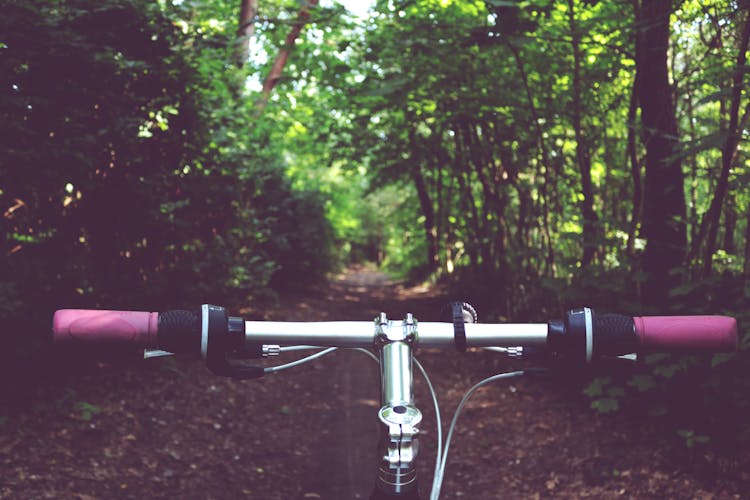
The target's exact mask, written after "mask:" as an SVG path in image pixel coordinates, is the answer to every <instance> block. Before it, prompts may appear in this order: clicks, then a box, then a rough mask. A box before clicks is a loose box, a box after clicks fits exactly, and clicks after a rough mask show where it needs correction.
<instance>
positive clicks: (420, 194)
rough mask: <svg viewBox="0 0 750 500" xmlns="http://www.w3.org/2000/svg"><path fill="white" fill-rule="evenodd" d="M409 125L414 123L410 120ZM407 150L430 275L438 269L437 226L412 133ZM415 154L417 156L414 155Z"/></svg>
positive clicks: (415, 140) (418, 149)
mask: <svg viewBox="0 0 750 500" xmlns="http://www.w3.org/2000/svg"><path fill="white" fill-rule="evenodd" d="M410 122H411V123H414V122H413V121H411V120H410ZM409 149H411V151H412V152H413V154H412V158H411V161H412V162H413V165H412V166H411V179H412V181H413V182H414V187H415V189H416V190H417V198H419V206H420V208H421V210H422V215H423V216H424V231H425V239H426V241H427V262H426V264H427V268H428V271H429V272H430V273H432V272H435V271H437V270H438V269H439V268H440V254H439V251H440V250H439V247H438V245H439V241H438V232H437V224H436V222H435V206H434V205H433V204H432V198H431V197H430V193H429V191H428V190H427V183H426V182H425V179H424V174H423V173H422V167H421V166H420V163H421V158H419V156H420V155H419V151H421V148H420V147H419V145H418V144H417V139H416V136H415V134H414V131H413V130H412V131H410V132H409ZM414 152H416V153H417V154H414Z"/></svg>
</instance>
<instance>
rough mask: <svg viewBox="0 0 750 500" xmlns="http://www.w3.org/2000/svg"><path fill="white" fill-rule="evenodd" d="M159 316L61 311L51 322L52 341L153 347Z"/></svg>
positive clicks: (145, 313) (113, 312) (137, 313)
mask: <svg viewBox="0 0 750 500" xmlns="http://www.w3.org/2000/svg"><path fill="white" fill-rule="evenodd" d="M158 321H159V313H155V312H140V311H97V310H90V309H61V310H59V311H56V312H55V317H54V319H53V320H52V335H53V340H54V342H60V343H79V342H91V343H100V344H101V343H117V344H131V345H134V346H138V347H156V345H157V341H156V331H157V327H158Z"/></svg>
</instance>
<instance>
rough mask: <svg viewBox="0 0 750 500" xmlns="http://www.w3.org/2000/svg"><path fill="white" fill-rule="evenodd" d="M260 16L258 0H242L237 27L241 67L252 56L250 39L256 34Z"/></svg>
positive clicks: (238, 61)
mask: <svg viewBox="0 0 750 500" xmlns="http://www.w3.org/2000/svg"><path fill="white" fill-rule="evenodd" d="M257 16H258V0H241V3H240V22H239V25H238V27H237V50H236V54H235V55H236V58H237V59H236V64H237V67H239V68H241V67H243V66H244V65H245V63H246V62H247V60H248V59H249V58H250V40H251V39H252V37H253V35H254V34H255V18H256V17H257Z"/></svg>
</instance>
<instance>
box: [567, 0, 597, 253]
mask: <svg viewBox="0 0 750 500" xmlns="http://www.w3.org/2000/svg"><path fill="white" fill-rule="evenodd" d="M568 20H569V26H570V35H571V43H572V45H573V130H574V131H575V136H576V163H577V164H578V170H579V172H580V174H581V191H582V192H583V200H582V201H581V212H582V216H583V256H582V257H581V266H582V267H585V266H587V265H588V264H590V263H591V261H593V260H594V257H595V256H596V253H597V252H596V247H597V216H596V212H595V211H594V186H593V184H592V182H591V153H590V152H589V147H588V142H587V141H586V139H585V138H584V133H583V123H582V122H583V119H582V115H583V109H582V106H583V104H582V101H581V57H582V54H581V47H580V41H581V40H580V39H581V35H580V33H579V32H578V25H577V24H576V15H575V2H574V0H568Z"/></svg>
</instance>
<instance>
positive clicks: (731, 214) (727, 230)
mask: <svg viewBox="0 0 750 500" xmlns="http://www.w3.org/2000/svg"><path fill="white" fill-rule="evenodd" d="M736 203H737V202H736V200H735V199H734V196H733V194H732V193H729V196H727V202H726V204H725V205H724V242H723V243H722V245H721V248H723V249H724V251H725V252H727V253H728V254H734V253H737V245H736V244H735V240H734V231H735V229H737V205H736Z"/></svg>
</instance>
